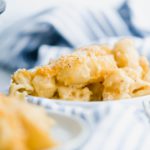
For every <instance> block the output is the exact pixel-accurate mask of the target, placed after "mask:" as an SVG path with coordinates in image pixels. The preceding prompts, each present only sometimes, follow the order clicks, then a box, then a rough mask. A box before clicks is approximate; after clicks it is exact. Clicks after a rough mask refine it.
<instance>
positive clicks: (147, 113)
mask: <svg viewBox="0 0 150 150" xmlns="http://www.w3.org/2000/svg"><path fill="white" fill-rule="evenodd" d="M28 101H29V102H30V103H34V104H37V105H42V106H44V107H45V108H46V109H48V110H52V111H57V112H61V113H64V114H69V115H71V116H76V117H79V118H80V119H82V120H83V121H84V122H85V123H86V124H87V125H89V126H90V127H91V129H92V130H91V131H92V133H91V134H90V136H89V138H88V141H87V142H86V143H85V144H84V145H81V146H80V148H78V149H77V150H149V149H150V101H149V100H148V99H147V100H144V101H139V102H138V103H132V104H131V103H129V104H126V105H125V104H124V103H122V102H121V101H120V102H109V103H102V104H96V105H97V106H96V107H95V106H94V107H93V108H92V109H91V108H90V109H89V108H86V107H83V105H81V107H79V106H78V107H74V106H75V103H74V102H73V104H72V105H70V106H69V105H61V104H58V103H56V102H51V101H49V100H46V99H42V98H34V97H29V98H28Z"/></svg>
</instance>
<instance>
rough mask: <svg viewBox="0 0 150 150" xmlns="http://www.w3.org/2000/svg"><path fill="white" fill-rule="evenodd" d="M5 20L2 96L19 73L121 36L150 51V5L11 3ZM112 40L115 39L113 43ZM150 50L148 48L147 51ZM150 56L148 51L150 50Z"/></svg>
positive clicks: (129, 1)
mask: <svg viewBox="0 0 150 150" xmlns="http://www.w3.org/2000/svg"><path fill="white" fill-rule="evenodd" d="M5 3H6V10H5V12H4V13H3V14H1V16H0V91H5V90H6V89H7V88H8V86H9V82H10V75H11V74H12V73H13V72H14V71H15V70H16V69H18V68H28V69H30V68H33V67H35V66H37V65H43V64H46V63H48V62H49V60H50V59H54V58H56V57H59V56H60V55H62V54H65V53H69V52H71V51H72V50H73V49H74V48H77V47H80V46H83V45H89V44H91V43H101V42H104V41H108V42H110V43H111V41H112V39H118V38H120V37H126V36H127V37H134V38H136V39H138V41H142V40H144V45H143V46H142V48H143V49H144V48H145V49H147V47H148V46H149V43H150V40H149V33H150V20H149V18H150V9H149V4H150V1H149V0H138V1H137V0H5ZM110 39H111V40H110ZM147 45H148V46H147ZM146 53H148V51H146Z"/></svg>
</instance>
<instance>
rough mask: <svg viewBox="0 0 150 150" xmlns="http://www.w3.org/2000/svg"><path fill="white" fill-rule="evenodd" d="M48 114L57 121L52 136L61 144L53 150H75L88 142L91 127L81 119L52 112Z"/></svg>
mask: <svg viewBox="0 0 150 150" xmlns="http://www.w3.org/2000/svg"><path fill="white" fill-rule="evenodd" d="M48 114H49V116H50V117H51V118H53V119H54V120H55V124H54V126H53V127H52V131H51V132H52V136H53V138H54V139H55V140H56V141H58V143H60V144H59V145H58V147H56V148H54V149H52V150H75V149H78V148H79V147H80V146H81V145H83V144H84V142H86V140H87V139H88V137H89V135H90V127H89V126H87V125H86V124H85V123H84V122H83V121H82V120H81V119H79V118H76V117H72V116H69V115H66V114H63V113H58V112H53V111H50V110H48Z"/></svg>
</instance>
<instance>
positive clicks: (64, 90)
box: [58, 86, 91, 101]
mask: <svg viewBox="0 0 150 150" xmlns="http://www.w3.org/2000/svg"><path fill="white" fill-rule="evenodd" d="M58 95H59V98H61V99H65V100H80V101H89V100H90V96H91V92H90V90H89V89H88V88H87V87H85V88H76V87H64V86H59V87H58Z"/></svg>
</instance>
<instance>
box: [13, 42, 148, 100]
mask: <svg viewBox="0 0 150 150" xmlns="http://www.w3.org/2000/svg"><path fill="white" fill-rule="evenodd" d="M21 93H24V94H26V95H34V96H40V97H46V98H54V97H55V98H57V99H66V100H80V101H94V100H95V101H97V100H117V99H123V98H131V97H136V96H142V95H148V94H150V67H149V62H148V60H147V59H146V58H145V57H144V56H140V55H139V54H138V52H137V51H136V49H135V46H134V42H133V41H132V40H131V39H122V40H120V41H118V42H117V43H116V44H115V46H114V47H113V48H110V47H109V46H107V45H92V46H87V47H83V48H80V49H77V50H76V51H75V52H73V53H72V54H68V55H66V56H62V57H60V58H58V59H57V60H54V61H53V62H51V63H50V64H48V65H47V66H42V67H38V68H36V69H35V70H33V71H27V70H25V69H22V70H19V71H17V72H16V73H15V74H14V75H13V77H12V83H11V86H10V94H11V95H19V94H21Z"/></svg>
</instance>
